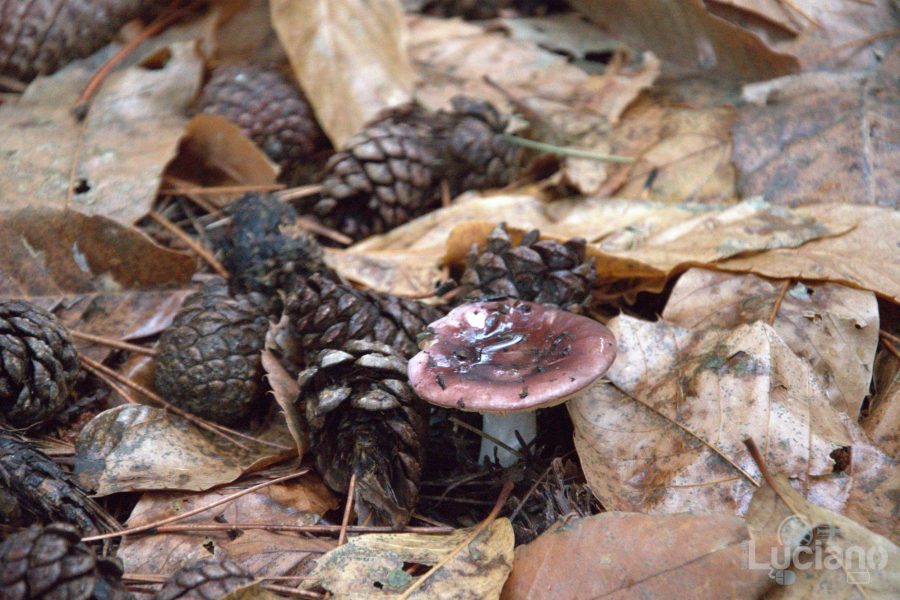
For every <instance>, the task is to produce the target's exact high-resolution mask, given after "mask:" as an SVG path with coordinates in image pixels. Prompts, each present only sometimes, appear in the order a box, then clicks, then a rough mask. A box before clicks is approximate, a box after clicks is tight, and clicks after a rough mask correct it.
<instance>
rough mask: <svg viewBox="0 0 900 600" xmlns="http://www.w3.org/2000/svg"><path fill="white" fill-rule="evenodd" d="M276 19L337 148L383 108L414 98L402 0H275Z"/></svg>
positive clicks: (301, 79) (296, 70)
mask: <svg viewBox="0 0 900 600" xmlns="http://www.w3.org/2000/svg"><path fill="white" fill-rule="evenodd" d="M270 4H271V9H272V23H273V25H274V27H275V31H276V32H277V33H278V37H279V39H280V40H281V44H282V46H284V49H285V51H286V52H287V55H288V58H289V59H290V61H291V66H292V67H293V69H294V73H295V74H296V76H297V80H298V81H299V82H300V85H301V86H302V87H303V91H304V92H305V93H306V96H307V98H309V102H310V104H311V105H312V107H313V109H314V110H315V112H316V117H317V118H318V121H319V124H320V125H321V126H322V129H323V130H324V131H325V133H326V134H327V135H328V137H329V138H330V139H331V141H332V143H333V144H334V146H335V147H336V148H340V147H341V146H342V145H343V144H344V142H346V141H347V138H349V137H350V136H352V135H354V134H355V133H356V132H357V131H359V130H360V129H362V126H363V125H364V124H365V123H366V122H368V121H369V120H371V119H372V117H374V116H375V115H376V114H377V113H378V112H379V111H381V110H382V109H384V108H387V107H390V106H396V105H398V104H402V103H404V102H407V101H409V100H410V98H411V94H412V89H413V80H414V75H413V70H412V66H411V65H410V62H409V57H408V56H407V54H406V47H405V31H406V26H405V23H404V18H403V11H402V9H401V8H400V4H399V2H398V1H397V0H272V1H271V3H270Z"/></svg>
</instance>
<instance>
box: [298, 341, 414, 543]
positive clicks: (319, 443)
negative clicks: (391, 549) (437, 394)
mask: <svg viewBox="0 0 900 600" xmlns="http://www.w3.org/2000/svg"><path fill="white" fill-rule="evenodd" d="M297 382H298V384H299V385H300V398H301V401H302V402H303V404H304V410H305V412H306V417H307V422H308V424H309V428H310V448H311V450H312V452H313V454H314V455H315V457H316V466H317V468H318V469H319V472H320V473H321V474H322V476H323V478H324V479H325V482H326V483H327V484H328V485H329V486H330V487H331V488H332V489H335V490H337V491H340V492H346V491H347V489H348V487H349V484H350V477H351V475H352V474H354V473H355V474H356V495H355V499H354V501H355V505H356V513H357V515H358V518H359V520H360V522H363V521H366V520H367V517H368V516H369V515H370V514H371V516H372V519H373V521H372V522H373V523H375V524H389V525H393V526H395V527H399V526H402V525H405V524H406V523H407V522H408V521H409V518H410V515H411V512H412V510H413V508H414V507H415V505H416V501H417V500H418V496H419V482H420V480H421V476H422V460H423V457H424V449H423V443H424V440H425V436H426V433H427V426H428V408H427V405H426V404H425V403H424V402H422V401H421V400H420V399H419V398H418V397H417V396H416V395H415V393H414V392H413V391H412V388H411V387H410V386H409V383H408V382H407V380H406V359H405V358H404V357H403V356H401V355H400V354H398V353H397V351H396V350H395V349H393V348H391V347H390V346H388V345H385V344H380V343H376V342H366V341H358V340H357V341H351V342H348V343H346V344H344V345H343V346H342V347H341V349H340V350H322V351H321V352H320V353H319V355H318V356H317V357H316V359H315V360H314V361H313V364H312V366H310V367H309V368H307V369H305V370H304V371H302V372H301V373H300V374H299V375H298V377H297Z"/></svg>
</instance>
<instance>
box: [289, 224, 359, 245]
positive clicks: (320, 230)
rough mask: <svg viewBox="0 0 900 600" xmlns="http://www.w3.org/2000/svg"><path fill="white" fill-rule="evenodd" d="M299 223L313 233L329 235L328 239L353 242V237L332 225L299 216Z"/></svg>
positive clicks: (344, 242) (341, 242)
mask: <svg viewBox="0 0 900 600" xmlns="http://www.w3.org/2000/svg"><path fill="white" fill-rule="evenodd" d="M297 225H299V226H300V227H302V228H303V229H305V230H307V231H309V232H311V233H316V234H318V235H321V236H324V237H327V238H328V239H330V240H332V241H335V242H337V243H338V244H343V245H345V246H349V245H350V244H352V243H353V238H352V237H349V236H346V235H344V234H343V233H341V232H340V231H337V230H335V229H332V228H331V227H326V226H324V225H322V224H321V223H319V222H317V221H314V220H312V219H310V218H307V217H297Z"/></svg>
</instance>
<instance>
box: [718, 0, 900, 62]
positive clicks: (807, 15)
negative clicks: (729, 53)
mask: <svg viewBox="0 0 900 600" xmlns="http://www.w3.org/2000/svg"><path fill="white" fill-rule="evenodd" d="M789 4H791V5H793V6H789ZM704 5H705V6H706V8H707V10H709V11H710V12H711V13H712V14H714V15H716V16H718V17H721V18H723V19H726V20H728V21H730V22H732V23H734V24H735V25H737V26H739V27H741V28H743V29H746V30H749V31H752V32H754V33H756V34H757V35H759V36H760V37H761V38H762V39H763V40H765V41H766V43H767V44H768V45H769V46H770V47H772V48H774V49H775V50H778V51H779V52H785V53H788V54H791V55H793V56H796V57H797V58H798V59H799V61H800V64H801V65H802V66H803V68H804V70H808V69H811V68H812V67H815V66H819V65H821V64H823V63H824V64H828V63H838V64H839V65H840V67H841V68H844V69H846V68H848V67H875V66H877V65H878V62H879V60H880V54H881V53H883V52H884V51H885V49H886V48H887V47H888V46H889V45H890V41H889V40H881V41H877V40H875V41H874V43H873V41H870V42H868V43H859V42H860V40H864V39H865V38H868V37H869V36H870V35H872V34H878V33H881V32H883V31H886V30H889V29H890V28H891V27H890V25H889V23H891V22H892V20H893V19H894V16H893V15H892V14H891V8H890V2H888V1H887V0H872V1H868V0H866V1H862V2H845V1H844V0H791V2H790V3H789V2H783V1H781V0H712V1H707V2H704ZM798 9H799V10H798ZM800 11H802V13H801V12H800ZM810 19H812V20H814V22H812V21H811V20H810Z"/></svg>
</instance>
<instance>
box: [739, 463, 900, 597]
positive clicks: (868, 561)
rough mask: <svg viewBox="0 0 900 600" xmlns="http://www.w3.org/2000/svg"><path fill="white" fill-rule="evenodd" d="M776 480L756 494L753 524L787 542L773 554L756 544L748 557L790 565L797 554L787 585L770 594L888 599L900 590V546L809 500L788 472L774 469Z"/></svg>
mask: <svg viewBox="0 0 900 600" xmlns="http://www.w3.org/2000/svg"><path fill="white" fill-rule="evenodd" d="M772 482H773V483H774V484H775V489H773V488H772V487H770V486H769V485H768V484H764V485H763V487H761V488H760V489H759V490H757V492H756V493H755V494H754V495H753V502H752V503H751V505H750V509H749V511H748V512H747V525H748V526H749V527H750V530H751V532H753V533H754V534H757V535H760V536H766V535H771V534H773V533H774V534H776V535H778V536H779V538H780V539H781V541H782V542H783V543H784V545H785V546H787V547H786V548H783V549H782V551H781V552H776V553H773V554H769V553H767V552H760V551H759V549H757V548H750V549H749V552H748V558H749V559H752V560H753V561H754V563H756V564H757V565H758V566H757V567H756V568H759V569H762V570H765V569H767V568H768V566H769V565H770V564H772V565H773V566H776V568H781V569H787V568H788V565H790V564H791V562H792V561H791V560H790V558H791V556H794V557H795V558H794V561H793V563H794V564H793V567H791V568H790V569H791V570H790V573H787V574H786V575H782V577H781V580H782V581H784V583H785V584H786V585H783V586H776V587H774V588H773V589H772V590H771V591H770V593H769V595H767V596H766V597H767V598H779V599H781V598H785V599H788V598H837V599H843V598H847V599H851V598H852V599H857V598H869V599H872V600H876V599H878V600H880V599H885V600H887V599H889V598H896V597H897V596H898V595H900V548H897V546H896V545H894V544H893V543H891V542H890V541H889V540H888V539H886V538H884V537H882V536H880V535H878V534H876V533H873V532H871V531H869V530H867V529H866V528H864V527H862V526H861V525H859V524H858V523H856V522H854V521H852V520H850V519H848V518H846V517H842V516H840V515H838V514H835V513H834V512H831V511H829V510H826V509H824V508H821V507H819V506H816V505H814V504H812V503H810V502H808V501H807V500H805V499H804V498H803V496H802V495H801V494H799V493H798V492H797V491H796V490H794V488H793V487H791V484H790V482H789V481H788V479H787V478H786V477H785V476H783V475H780V474H779V475H774V476H773V478H772ZM804 538H806V539H805V540H804ZM810 540H811V541H810ZM764 550H765V549H764ZM773 557H774V558H775V559H776V560H775V561H772V560H771V558H773ZM817 565H821V566H817Z"/></svg>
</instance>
